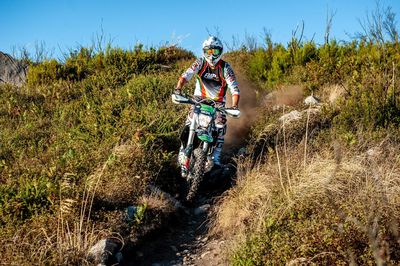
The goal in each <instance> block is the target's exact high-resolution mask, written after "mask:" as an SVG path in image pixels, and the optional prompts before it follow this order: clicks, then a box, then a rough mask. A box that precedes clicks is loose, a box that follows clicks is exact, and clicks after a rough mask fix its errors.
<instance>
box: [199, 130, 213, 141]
mask: <svg viewBox="0 0 400 266" xmlns="http://www.w3.org/2000/svg"><path fill="white" fill-rule="evenodd" d="M196 135H197V137H198V138H199V139H200V140H201V141H204V142H208V143H212V142H213V141H214V138H213V137H212V136H211V135H210V134H209V133H208V131H206V130H196Z"/></svg>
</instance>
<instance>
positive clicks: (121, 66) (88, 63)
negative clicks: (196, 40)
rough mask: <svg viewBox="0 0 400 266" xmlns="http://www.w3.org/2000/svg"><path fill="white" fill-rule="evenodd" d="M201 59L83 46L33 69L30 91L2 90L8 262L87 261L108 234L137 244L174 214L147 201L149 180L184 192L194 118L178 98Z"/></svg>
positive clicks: (0, 196)
mask: <svg viewBox="0 0 400 266" xmlns="http://www.w3.org/2000/svg"><path fill="white" fill-rule="evenodd" d="M193 58H194V57H193V54H192V53H191V52H188V51H185V50H182V49H179V48H174V47H169V48H160V49H158V50H156V49H150V50H144V49H142V48H141V47H136V48H135V49H134V50H133V51H126V50H122V49H118V48H112V47H108V48H107V49H106V50H105V51H98V52H94V51H93V49H90V48H81V49H80V50H78V51H75V52H71V54H70V55H69V57H68V58H67V59H66V60H65V62H63V63H60V62H57V61H56V60H50V61H43V62H40V63H38V64H32V65H31V66H30V69H29V73H28V80H27V84H26V85H25V86H24V87H22V88H14V87H11V86H2V87H1V88H0V94H1V95H0V114H1V116H0V124H1V125H0V127H1V128H2V130H1V131H0V134H1V137H0V176H1V178H0V180H1V184H0V226H1V227H0V228H1V229H0V235H1V242H2V245H1V254H2V255H1V257H2V258H1V261H2V262H7V261H8V262H10V263H11V262H12V263H17V264H21V265H23V264H26V265H32V264H37V265H38V264H57V265H59V264H68V265H70V264H71V263H72V264H73V263H76V264H82V263H85V261H86V255H85V254H86V252H87V251H88V249H89V248H90V247H91V245H93V244H95V243H96V241H97V240H99V239H100V238H102V237H105V236H108V237H110V236H112V237H114V238H118V239H120V240H121V241H122V242H125V241H128V240H129V239H132V240H135V239H137V238H138V237H139V236H140V235H141V234H142V232H143V231H144V230H145V226H146V223H147V222H146V221H147V220H146V219H147V216H149V217H151V219H154V220H157V217H158V216H160V215H161V214H162V213H163V212H166V211H167V210H165V208H164V207H163V206H162V203H160V204H161V205H160V204H158V205H159V206H151V204H153V205H154V204H155V203H154V200H153V201H152V202H149V199H148V198H147V199H146V197H145V195H148V193H147V191H146V190H147V187H148V185H149V184H153V185H157V186H159V187H161V188H163V189H167V190H168V191H170V192H174V191H175V190H176V187H175V184H176V182H174V176H176V173H175V171H176V167H175V163H174V162H175V159H174V158H175V157H174V156H175V152H176V149H177V147H178V146H177V145H178V144H177V136H178V129H179V128H180V126H181V124H182V121H183V119H184V116H185V115H184V113H183V112H181V111H179V112H178V109H177V107H176V105H173V104H172V102H171V100H170V94H171V91H173V88H174V86H175V84H176V80H177V77H178V76H179V74H180V73H181V72H182V71H183V69H184V68H185V67H186V66H187V63H186V60H188V59H190V61H192V59H193ZM179 110H181V109H179ZM130 205H134V206H137V207H138V211H137V213H136V216H135V217H134V218H135V219H133V221H132V222H131V223H130V224H129V226H128V228H125V227H127V226H126V225H125V224H124V223H121V222H119V223H118V221H123V220H124V219H123V217H124V214H125V208H126V207H128V206H130ZM155 205H157V204H155ZM153 207H154V208H153ZM139 210H141V211H139ZM159 219H161V218H159ZM150 223H154V221H150ZM124 226H125V227H124ZM121 234H125V235H121Z"/></svg>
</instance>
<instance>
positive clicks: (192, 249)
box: [124, 166, 235, 266]
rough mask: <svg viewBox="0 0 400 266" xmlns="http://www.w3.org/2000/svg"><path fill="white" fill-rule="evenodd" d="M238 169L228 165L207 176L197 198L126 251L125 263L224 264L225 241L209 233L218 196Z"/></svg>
mask: <svg viewBox="0 0 400 266" xmlns="http://www.w3.org/2000/svg"><path fill="white" fill-rule="evenodd" d="M234 176H235V168H234V167H233V166H229V167H228V168H226V169H225V170H224V171H222V170H221V171H218V172H214V173H211V174H207V175H206V176H205V179H204V182H203V183H202V185H201V187H200V191H199V192H200V194H199V197H198V199H197V201H196V202H195V203H194V204H193V206H191V207H185V208H184V209H182V210H181V211H180V212H179V213H178V214H177V216H176V219H175V220H174V221H173V222H172V224H171V225H170V226H169V227H168V228H165V229H164V230H162V231H159V232H154V233H153V234H151V235H150V236H148V237H147V238H146V239H145V240H144V241H142V244H141V245H139V246H136V247H134V248H133V249H132V250H131V251H130V252H129V254H126V255H125V256H126V260H125V263H124V265H154V266H161V265H163V266H164V265H224V264H226V263H224V261H223V257H222V256H221V255H220V254H221V252H220V251H221V249H222V248H223V245H224V244H225V242H224V241H223V240H220V239H215V238H213V237H210V236H209V235H208V229H209V226H210V223H209V218H210V213H211V210H212V208H213V206H215V204H216V202H217V199H218V196H219V195H221V194H222V193H223V192H224V191H225V190H226V189H228V188H229V187H230V186H231V185H232V180H233V178H234Z"/></svg>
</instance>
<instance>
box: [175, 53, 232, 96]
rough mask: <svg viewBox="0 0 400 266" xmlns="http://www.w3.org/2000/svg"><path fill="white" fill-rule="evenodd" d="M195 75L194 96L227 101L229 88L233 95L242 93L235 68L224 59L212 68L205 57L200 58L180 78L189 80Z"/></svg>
mask: <svg viewBox="0 0 400 266" xmlns="http://www.w3.org/2000/svg"><path fill="white" fill-rule="evenodd" d="M194 75H196V88H195V91H194V96H201V97H207V98H212V99H214V100H216V101H218V102H222V103H225V101H226V97H225V95H226V91H227V89H228V88H229V91H230V93H231V95H240V90H239V85H238V82H237V80H236V77H235V74H234V72H233V69H232V67H231V66H230V65H229V64H228V63H227V62H225V61H223V60H222V59H221V60H219V62H218V63H217V65H216V66H215V67H214V68H211V66H210V65H209V64H208V63H207V61H206V60H205V59H204V58H198V59H197V60H196V61H195V62H194V63H193V64H192V66H191V67H190V68H188V69H187V70H186V71H185V72H184V73H183V74H182V76H181V77H180V78H183V79H185V80H186V81H189V80H190V79H191V78H192V77H193V76H194Z"/></svg>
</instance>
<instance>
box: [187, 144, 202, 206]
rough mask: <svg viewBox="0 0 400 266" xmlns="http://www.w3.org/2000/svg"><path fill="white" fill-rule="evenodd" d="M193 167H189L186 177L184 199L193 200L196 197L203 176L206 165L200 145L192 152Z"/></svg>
mask: <svg viewBox="0 0 400 266" xmlns="http://www.w3.org/2000/svg"><path fill="white" fill-rule="evenodd" d="M191 160H193V161H192V162H193V168H191V169H190V171H189V175H188V177H187V184H188V192H187V195H186V200H187V201H188V202H191V201H193V199H194V198H195V197H196V194H197V190H198V188H199V185H200V183H201V181H202V180H203V176H204V170H205V169H204V168H205V166H206V160H207V156H206V153H205V152H204V151H203V149H202V148H201V147H199V148H196V149H195V150H194V151H193V153H192V159H191Z"/></svg>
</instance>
